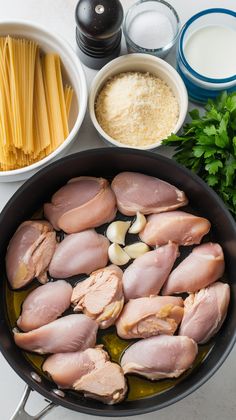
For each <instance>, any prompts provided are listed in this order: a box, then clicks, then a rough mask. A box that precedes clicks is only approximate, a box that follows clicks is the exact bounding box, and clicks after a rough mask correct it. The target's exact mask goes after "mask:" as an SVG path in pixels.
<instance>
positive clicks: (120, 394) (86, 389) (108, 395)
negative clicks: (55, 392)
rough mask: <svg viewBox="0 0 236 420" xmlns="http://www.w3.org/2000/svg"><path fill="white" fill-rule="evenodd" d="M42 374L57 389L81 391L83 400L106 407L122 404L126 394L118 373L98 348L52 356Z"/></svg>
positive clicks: (125, 387) (120, 370)
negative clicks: (48, 377) (45, 373)
mask: <svg viewBox="0 0 236 420" xmlns="http://www.w3.org/2000/svg"><path fill="white" fill-rule="evenodd" d="M43 370H44V371H45V372H47V373H49V375H50V376H51V377H52V379H53V380H54V382H56V384H57V385H58V386H59V387H60V388H71V389H74V390H77V391H81V392H83V393H84V394H85V396H86V397H90V398H94V399H96V400H99V401H102V402H104V403H107V404H115V403H118V402H120V401H122V400H123V399H124V397H125V394H126V391H127V386H126V381H125V377H124V374H123V371H122V369H121V368H120V366H119V365H117V364H116V363H111V362H110V361H109V356H108V354H107V353H106V352H105V351H104V350H102V349H101V348H99V347H97V348H95V349H87V350H85V351H83V352H76V353H66V354H63V353H61V354H54V355H52V356H50V357H49V358H48V359H47V360H46V362H44V365H43Z"/></svg>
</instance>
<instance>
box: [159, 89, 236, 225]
mask: <svg viewBox="0 0 236 420" xmlns="http://www.w3.org/2000/svg"><path fill="white" fill-rule="evenodd" d="M190 117H191V118H192V120H191V122H190V123H188V124H186V125H185V126H184V127H183V133H182V135H181V136H177V135H176V134H172V135H171V136H169V137H168V138H167V139H166V140H164V141H163V144H164V145H168V146H172V147H175V148H176V150H175V155H174V158H175V159H176V160H177V161H178V162H179V163H181V164H182V165H184V166H186V167H187V168H189V169H190V170H192V171H193V172H195V173H197V174H198V175H199V176H200V177H201V178H202V179H203V180H204V181H205V182H207V183H208V185H209V186H210V187H212V188H213V189H214V190H215V191H216V192H217V193H218V194H219V195H220V197H221V198H222V199H223V201H224V202H225V204H226V206H227V207H228V209H229V210H230V211H231V212H232V214H233V215H234V216H235V217H236V92H232V93H227V92H223V93H222V95H220V96H219V97H218V98H217V99H216V100H209V101H208V103H207V105H206V107H205V113H204V115H203V116H200V114H199V111H198V110H193V111H191V112H190Z"/></svg>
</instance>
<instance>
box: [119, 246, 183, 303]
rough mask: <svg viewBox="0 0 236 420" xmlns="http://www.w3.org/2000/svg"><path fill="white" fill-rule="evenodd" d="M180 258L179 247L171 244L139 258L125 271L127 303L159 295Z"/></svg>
mask: <svg viewBox="0 0 236 420" xmlns="http://www.w3.org/2000/svg"><path fill="white" fill-rule="evenodd" d="M177 256H178V245H176V244H174V243H171V242H170V243H169V244H167V245H165V246H162V247H160V248H157V249H155V250H154V251H149V252H147V253H146V254H144V255H142V256H140V257H138V258H137V259H136V260H134V262H133V263H132V264H130V266H129V267H128V268H127V269H126V270H125V272H124V276H123V289H124V295H125V299H126V301H127V300H129V299H135V298H139V297H144V296H151V295H157V294H158V293H159V291H160V289H161V288H162V286H163V284H164V282H165V281H166V279H167V278H168V276H169V274H170V272H171V269H172V267H173V265H174V262H175V260H176V258H177Z"/></svg>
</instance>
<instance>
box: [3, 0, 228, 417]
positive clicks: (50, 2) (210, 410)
mask: <svg viewBox="0 0 236 420" xmlns="http://www.w3.org/2000/svg"><path fill="white" fill-rule="evenodd" d="M169 2H170V3H171V4H172V5H173V6H174V7H175V8H176V10H177V11H178V13H179V15H180V18H181V22H182V23H184V22H185V21H186V20H187V19H188V18H189V17H190V16H191V15H193V14H194V13H196V12H198V11H199V10H202V9H207V8H209V7H224V8H231V9H233V10H235V6H236V1H235V0H200V1H196V0H169ZM76 3H77V0H0V22H1V21H3V20H7V19H8V20H11V19H25V20H30V21H34V22H37V23H39V24H41V25H43V26H44V27H45V28H47V29H48V28H50V30H52V31H54V32H57V33H60V35H61V36H63V37H64V38H66V39H67V41H69V42H70V44H71V45H72V47H73V48H76V44H75V23H74V9H75V5H76ZM122 3H123V6H124V8H126V7H127V5H129V4H131V3H133V0H123V1H122ZM123 52H125V49H124V46H123ZM168 61H170V62H171V63H174V54H173V53H172V55H171V56H170V57H169V58H168ZM84 70H85V73H86V78H87V82H88V86H89V85H90V82H91V80H92V78H93V77H94V75H95V71H94V70H90V69H88V68H86V67H84ZM190 106H191V105H190ZM103 146H104V144H103V143H102V140H101V139H100V138H99V137H98V136H97V134H96V131H95V129H94V128H93V127H92V124H91V122H90V119H89V116H88V115H86V118H85V120H84V123H83V125H82V128H81V130H80V134H79V137H78V141H77V142H76V143H75V145H74V146H73V148H72V149H71V150H70V153H73V152H75V151H80V150H84V149H91V148H95V147H103ZM158 152H159V153H161V154H165V155H168V151H167V149H166V148H163V147H161V148H160V149H159V151H158ZM20 185H21V183H20V182H17V183H6V184H4V183H0V210H1V209H2V208H3V206H4V205H5V203H6V202H7V200H8V199H9V198H10V197H11V196H12V194H13V193H14V192H15V191H16V190H17V189H18V188H19V186H20ZM235 366H236V348H234V350H233V351H232V352H231V354H230V356H229V357H228V359H227V360H226V362H225V363H224V365H223V366H222V367H221V368H220V369H219V371H218V372H217V373H216V374H215V375H214V376H213V377H212V378H211V379H210V380H209V381H208V382H207V383H206V384H205V385H203V386H202V387H201V388H200V389H199V390H197V391H196V392H195V393H194V394H192V395H190V396H188V397H187V398H185V399H184V400H182V401H180V402H178V403H177V404H175V405H172V406H170V407H168V408H165V409H163V410H161V411H159V412H156V413H150V414H146V415H143V416H136V419H137V420H142V419H143V420H144V419H146V420H151V419H153V418H158V419H159V420H177V419H178V420H182V419H185V418H186V419H191V420H233V419H235V413H236V381H235ZM23 389H24V383H23V381H22V380H21V379H20V378H19V377H18V376H17V374H16V373H15V372H14V371H13V370H12V369H11V368H10V366H8V364H7V363H6V361H5V360H4V358H3V356H2V355H1V354H0V419H1V420H9V418H10V416H11V415H12V413H13V411H14V409H15V407H16V405H17V404H18V402H19V399H20V397H21V395H22V392H23ZM44 405H45V402H44V400H43V397H41V396H40V395H38V394H37V393H35V392H34V393H33V394H32V397H31V399H30V403H29V411H30V413H32V414H34V413H36V412H38V411H40V409H42V408H43V407H44ZM89 418H90V419H91V420H92V418H93V417H92V416H87V415H85V414H79V413H75V412H72V411H69V410H66V409H64V408H62V407H57V408H55V409H54V410H53V411H52V412H50V413H49V414H48V416H47V419H48V420H62V419H63V420H73V419H81V420H82V419H84V420H88V419H89Z"/></svg>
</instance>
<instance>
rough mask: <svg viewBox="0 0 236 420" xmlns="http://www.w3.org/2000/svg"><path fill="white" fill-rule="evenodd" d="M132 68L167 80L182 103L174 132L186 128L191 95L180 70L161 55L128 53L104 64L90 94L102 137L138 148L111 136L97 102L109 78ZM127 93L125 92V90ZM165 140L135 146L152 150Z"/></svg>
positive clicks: (114, 142) (121, 144)
mask: <svg viewBox="0 0 236 420" xmlns="http://www.w3.org/2000/svg"><path fill="white" fill-rule="evenodd" d="M128 71H140V72H149V73H151V74H154V75H155V76H158V77H160V78H161V79H162V80H164V81H165V82H166V83H167V84H168V85H169V86H170V88H171V89H172V91H173V92H174V95H175V97H176V99H177V101H178V103H179V118H178V121H177V123H176V125H175V127H174V129H173V133H175V134H176V133H177V132H178V131H179V130H180V128H181V127H182V125H183V123H184V120H185V118H186V115H187V112H188V94H187V90H186V87H185V84H184V82H183V80H182V79H181V77H180V76H179V74H178V73H177V71H176V70H175V69H174V68H173V67H172V66H171V65H170V64H168V63H166V61H164V60H162V59H161V58H158V57H154V56H152V55H149V54H128V55H124V56H122V57H118V58H116V59H115V60H112V61H111V62H110V63H108V64H107V65H106V66H105V67H103V68H102V69H101V70H100V71H99V72H98V73H97V75H96V76H95V78H94V80H93V82H92V86H91V91H90V96H89V112H90V117H91V120H92V122H93V125H94V127H95V128H96V130H97V132H98V134H99V135H100V137H101V138H102V139H103V140H104V141H105V142H106V143H108V144H109V145H113V146H118V147H134V146H129V145H126V144H124V143H121V142H119V141H117V140H115V139H113V138H112V137H110V136H109V135H108V134H107V133H106V132H105V131H104V130H103V129H102V127H101V126H100V125H99V123H98V121H97V118H96V114H95V101H96V98H97V95H98V93H99V92H100V90H101V89H102V87H103V86H104V84H105V83H106V81H107V80H108V79H109V78H110V77H113V76H115V75H116V74H119V73H122V72H128ZM124 94H125V92H124ZM160 145H161V142H160V141H158V142H156V143H152V144H150V145H148V146H143V147H135V148H136V149H143V150H151V149H155V148H156V147H158V146H160Z"/></svg>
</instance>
